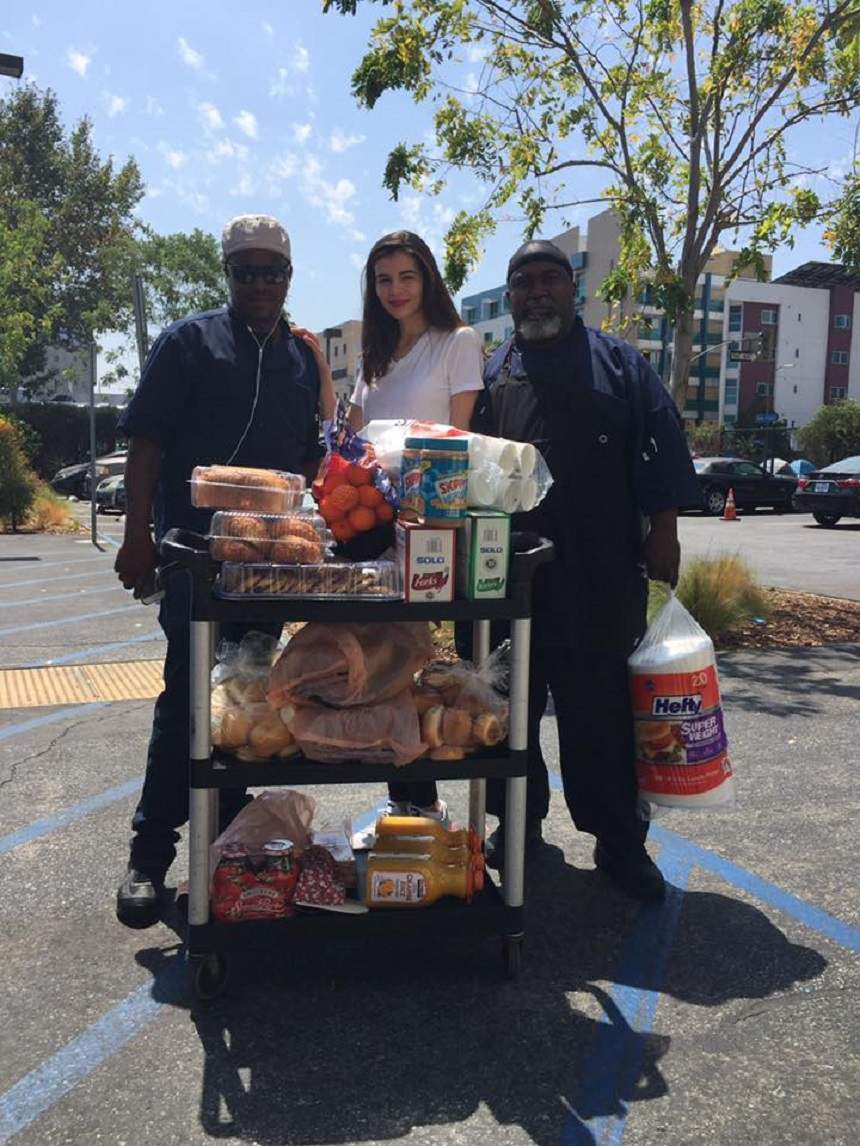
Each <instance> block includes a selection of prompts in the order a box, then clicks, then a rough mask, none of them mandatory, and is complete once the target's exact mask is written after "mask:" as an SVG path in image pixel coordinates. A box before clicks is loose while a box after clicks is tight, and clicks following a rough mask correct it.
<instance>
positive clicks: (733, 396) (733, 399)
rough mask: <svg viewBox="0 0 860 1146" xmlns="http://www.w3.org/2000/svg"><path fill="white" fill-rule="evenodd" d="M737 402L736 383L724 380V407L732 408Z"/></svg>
mask: <svg viewBox="0 0 860 1146" xmlns="http://www.w3.org/2000/svg"><path fill="white" fill-rule="evenodd" d="M737 400H738V384H737V381H731V382H729V381H728V380H726V405H727V406H734V405H736V404H737Z"/></svg>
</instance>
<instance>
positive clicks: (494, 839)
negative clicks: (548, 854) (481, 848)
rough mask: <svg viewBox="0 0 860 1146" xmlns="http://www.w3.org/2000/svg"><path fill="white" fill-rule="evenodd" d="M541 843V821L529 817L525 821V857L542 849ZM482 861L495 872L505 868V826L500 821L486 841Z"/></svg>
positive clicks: (538, 818) (536, 817)
mask: <svg viewBox="0 0 860 1146" xmlns="http://www.w3.org/2000/svg"><path fill="white" fill-rule="evenodd" d="M543 842H544V840H543V820H542V819H541V818H540V817H539V816H531V817H530V818H529V819H527V820H526V857H528V856H530V855H532V854H533V853H534V852H535V851H537V850H538V849H539V848H541V847H543ZM484 859H485V862H486V864H487V867H491V868H493V869H494V870H495V871H501V870H502V869H503V868H504V866H505V825H504V824H503V823H501V821H500V822H499V826H498V827H497V828H496V830H495V831H494V832H493V834H492V835H491V836H490V838H489V839H488V840H487V847H486V852H485V855H484Z"/></svg>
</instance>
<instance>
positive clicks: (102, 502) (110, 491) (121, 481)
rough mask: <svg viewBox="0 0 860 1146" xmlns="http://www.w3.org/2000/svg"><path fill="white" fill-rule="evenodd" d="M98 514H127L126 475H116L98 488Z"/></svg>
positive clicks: (105, 480) (101, 483)
mask: <svg viewBox="0 0 860 1146" xmlns="http://www.w3.org/2000/svg"><path fill="white" fill-rule="evenodd" d="M96 512H97V513H125V475H124V474H115V475H114V476H113V477H109V478H105V479H104V481H100V482H99V484H98V485H97V486H96Z"/></svg>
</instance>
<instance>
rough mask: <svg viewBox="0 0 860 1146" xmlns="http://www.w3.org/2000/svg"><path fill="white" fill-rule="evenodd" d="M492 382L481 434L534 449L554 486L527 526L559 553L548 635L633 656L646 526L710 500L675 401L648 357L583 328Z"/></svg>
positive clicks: (531, 353)
mask: <svg viewBox="0 0 860 1146" xmlns="http://www.w3.org/2000/svg"><path fill="white" fill-rule="evenodd" d="M484 381H485V385H486V391H485V395H484V398H483V399H482V401H481V403H480V405H479V409H478V411H477V417H476V420H475V421H474V422H473V425H474V428H475V429H478V430H484V431H485V432H487V433H491V434H497V435H499V436H500V437H506V438H512V439H515V440H519V441H529V442H533V443H534V444H535V445H536V446H537V447H538V448H539V449H540V451H541V453H542V454H543V455H544V458H545V459H546V462H547V465H548V466H549V469H550V472H551V473H552V475H553V479H554V484H553V486H552V488H551V490H550V492H549V494H548V495H547V497H546V499H545V500H544V502H543V503H542V504H541V505H540V506H538V508H537V509H536V510H534V511H533V512H532V513H529V514H523V515H518V518H517V521H516V525H517V526H519V527H520V528H526V529H534V530H536V531H537V532H539V533H542V534H543V535H544V536H547V537H549V538H551V539H552V540H553V541H554V542H555V545H556V550H557V553H558V561H557V562H555V563H554V565H553V566H550V567H547V570H546V573H545V574H544V575H543V577H541V578H540V579H539V580H540V583H539V584H536V586H535V594H534V607H535V617H536V620H538V621H540V619H541V615H545V616H544V621H545V622H547V623H544V624H543V625H540V624H539V629H542V630H543V631H544V632H545V633H546V634H547V636H548V638H550V639H556V638H557V639H558V641H560V642H561V643H562V644H569V643H571V642H575V643H576V644H578V645H580V646H585V647H591V648H605V649H607V650H615V651H617V652H619V653H626V652H629V651H630V649H631V648H632V647H633V645H634V644H635V641H636V640H637V639H638V637H639V636H640V635H641V630H642V627H643V626H644V608H645V596H646V590H647V582H646V580H645V575H644V568H643V564H642V541H643V537H644V520H643V519H644V518H646V517H648V516H649V515H650V514H653V513H656V512H658V511H660V510H663V509H670V508H674V507H677V506H681V505H691V504H696V502H697V501H698V499H699V496H700V494H699V487H698V483H697V480H696V476H695V472H694V470H693V466H692V463H691V461H690V453H689V449H688V448H687V444H686V441H685V438H684V432H683V428H682V426H681V421H680V418H679V417H678V412H677V410H676V408H675V404H674V402H673V401H672V398H671V396H670V394H669V393H668V391H667V390H666V387H665V386H664V385H663V383H662V382H661V381H660V379H659V378H658V377H657V375H656V374H655V372H654V371H653V369H652V368H651V366H650V365H649V364H648V362H647V361H646V360H645V359H644V358H643V356H642V355H641V354H640V353H639V352H638V351H637V350H635V349H634V348H633V347H632V346H630V345H628V344H627V343H625V342H623V341H622V340H621V339H618V338H614V337H612V336H611V335H608V334H604V333H602V332H601V331H597V330H591V329H588V328H587V327H585V326H584V325H583V323H582V322H581V320H580V319H577V320H576V322H575V323H574V326H573V327H572V329H571V331H570V332H569V333H568V334H567V335H566V336H565V337H564V338H561V339H559V340H558V342H556V343H553V344H550V345H548V346H539V345H535V344H531V345H529V344H527V343H522V344H519V343H518V342H517V341H516V340H515V339H510V340H508V341H507V342H505V343H503V344H502V346H500V347H499V348H498V350H496V352H495V353H494V354H493V355H492V357H491V358H490V359H489V361H488V362H487V364H486V367H485V370H484Z"/></svg>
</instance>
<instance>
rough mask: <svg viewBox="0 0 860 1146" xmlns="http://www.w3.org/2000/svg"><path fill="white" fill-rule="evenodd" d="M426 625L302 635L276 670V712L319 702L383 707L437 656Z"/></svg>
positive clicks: (324, 629)
mask: <svg viewBox="0 0 860 1146" xmlns="http://www.w3.org/2000/svg"><path fill="white" fill-rule="evenodd" d="M433 651H434V650H433V641H432V639H431V637H430V630H429V628H428V626H427V625H426V624H425V623H423V622H413V621H404V622H401V623H399V624H393V625H392V624H384V625H383V624H379V623H378V622H370V623H368V624H352V623H343V624H324V623H322V622H311V623H310V624H308V625H305V627H304V628H303V629H300V630H299V632H298V633H296V635H295V636H294V637H293V638H292V640H291V641H290V642H289V644H288V645H287V647H286V648H285V649H284V651H283V652H282V653H281V655H280V657H279V658H278V660H277V662H276V664H275V666H274V668H273V669H272V675H271V683H270V687H269V692H268V699H269V703H270V704H271V705H272V707H273V708H282V707H283V706H284V705H285V704H291V703H292V704H302V703H308V702H317V703H320V704H327V705H330V706H332V707H334V708H350V707H354V706H356V705H367V704H378V703H379V702H380V701H384V700H388V699H390V698H391V697H393V696H394V695H396V694H397V693H399V692H402V691H403V690H404V689H408V688H409V687H410V685H411V684H412V678H413V676H414V674H415V673H416V672H418V670H419V669H421V668H422V667H423V666H424V665H425V664H426V663H427V661H428V660H430V658H431V657H432V656H433Z"/></svg>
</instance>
